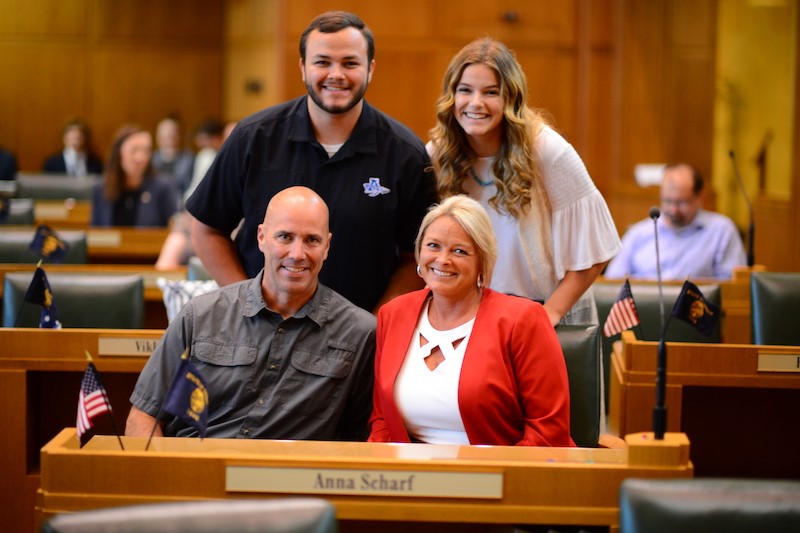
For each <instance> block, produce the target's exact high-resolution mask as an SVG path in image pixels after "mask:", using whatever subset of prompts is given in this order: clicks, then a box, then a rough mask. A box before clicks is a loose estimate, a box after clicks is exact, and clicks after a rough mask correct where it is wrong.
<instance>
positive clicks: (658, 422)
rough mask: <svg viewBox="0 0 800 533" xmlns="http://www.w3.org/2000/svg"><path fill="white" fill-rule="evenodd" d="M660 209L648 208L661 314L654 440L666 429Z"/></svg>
mask: <svg viewBox="0 0 800 533" xmlns="http://www.w3.org/2000/svg"><path fill="white" fill-rule="evenodd" d="M660 216H661V210H660V209H659V208H657V207H655V206H653V207H651V208H650V218H651V219H652V220H653V231H654V232H655V236H656V274H657V280H658V308H659V312H660V316H661V326H660V327H659V328H658V361H657V363H656V405H655V407H653V434H654V436H655V438H656V440H663V439H664V433H665V432H666V430H667V405H666V396H667V344H666V342H664V335H665V333H666V332H665V329H666V328H665V326H664V324H665V320H664V288H663V284H662V281H661V254H660V253H659V248H658V223H657V221H658V218H659V217H660Z"/></svg>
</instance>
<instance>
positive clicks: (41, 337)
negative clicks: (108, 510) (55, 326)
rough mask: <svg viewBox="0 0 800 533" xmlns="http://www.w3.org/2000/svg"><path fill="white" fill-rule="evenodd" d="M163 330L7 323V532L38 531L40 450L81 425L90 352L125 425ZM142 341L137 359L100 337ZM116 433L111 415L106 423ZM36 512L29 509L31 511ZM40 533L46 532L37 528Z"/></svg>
mask: <svg viewBox="0 0 800 533" xmlns="http://www.w3.org/2000/svg"><path fill="white" fill-rule="evenodd" d="M162 333H163V332H162V331H161V330H100V329H67V330H40V329H26V328H0V346H1V347H2V348H1V349H0V428H3V438H2V439H0V472H2V475H0V524H2V529H3V531H13V532H32V531H34V525H33V508H34V502H35V496H36V490H37V489H38V488H39V449H40V448H41V447H42V446H44V445H45V444H46V443H47V442H48V441H49V440H50V439H52V438H53V437H54V436H55V435H57V434H58V432H59V431H60V430H61V429H62V428H64V427H66V426H74V425H75V417H76V413H77V405H78V391H79V389H80V380H81V377H82V376H83V372H84V370H85V369H86V356H85V355H84V351H85V350H89V352H90V353H91V354H92V356H93V357H94V360H95V365H96V366H97V369H98V370H99V371H100V373H101V378H102V380H103V383H104V384H105V386H106V389H107V390H108V393H109V396H110V399H111V405H112V406H113V407H114V418H115V420H116V423H117V426H118V427H119V428H120V430H122V428H124V425H125V419H126V418H127V416H128V410H129V406H130V403H129V400H128V399H129V397H130V394H131V392H132V391H133V387H134V385H135V383H136V379H137V377H138V375H139V372H140V371H141V369H142V367H143V366H144V363H145V361H146V360H147V357H149V355H150V353H151V352H152V349H153V348H154V347H155V344H156V343H157V342H158V340H159V339H160V338H161V335H162ZM109 338H110V339H128V341H127V342H131V340H132V341H133V342H136V341H139V342H140V348H141V350H140V352H139V353H138V355H131V356H110V355H102V354H99V350H98V346H99V343H100V339H109ZM98 421H99V422H100V423H101V424H102V425H100V426H98V427H99V430H100V431H101V432H105V433H107V434H113V426H112V425H111V423H110V417H101V418H100V419H99V420H98ZM28 510H29V512H28ZM37 531H38V530H37Z"/></svg>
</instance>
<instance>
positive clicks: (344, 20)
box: [300, 11, 375, 63]
mask: <svg viewBox="0 0 800 533" xmlns="http://www.w3.org/2000/svg"><path fill="white" fill-rule="evenodd" d="M345 28H355V29H357V30H358V31H360V32H361V35H363V36H364V39H366V41H367V61H369V62H372V58H374V57H375V36H374V35H372V30H370V29H369V28H368V27H367V25H366V24H364V21H363V20H361V19H360V18H359V17H358V15H355V14H353V13H348V12H346V11H328V12H326V13H323V14H321V15H319V16H317V18H315V19H314V20H312V21H311V23H310V24H309V25H308V27H306V29H305V30H303V34H302V35H301V36H300V59H302V60H303V63H305V61H306V43H307V42H308V35H309V34H310V33H311V32H312V31H314V30H319V31H320V32H321V33H336V32H337V31H341V30H343V29H345Z"/></svg>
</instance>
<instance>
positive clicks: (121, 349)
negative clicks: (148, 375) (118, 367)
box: [97, 337, 160, 357]
mask: <svg viewBox="0 0 800 533" xmlns="http://www.w3.org/2000/svg"><path fill="white" fill-rule="evenodd" d="M159 340H160V338H155V337H153V338H147V337H145V338H136V337H128V338H124V337H99V338H98V339H97V354H98V355H122V356H131V355H132V356H139V357H150V354H151V353H153V350H155V349H156V345H157V344H158V341H159Z"/></svg>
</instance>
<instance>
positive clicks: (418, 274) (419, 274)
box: [417, 265, 422, 277]
mask: <svg viewBox="0 0 800 533" xmlns="http://www.w3.org/2000/svg"><path fill="white" fill-rule="evenodd" d="M417 276H419V277H422V271H421V270H420V268H419V265H417Z"/></svg>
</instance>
